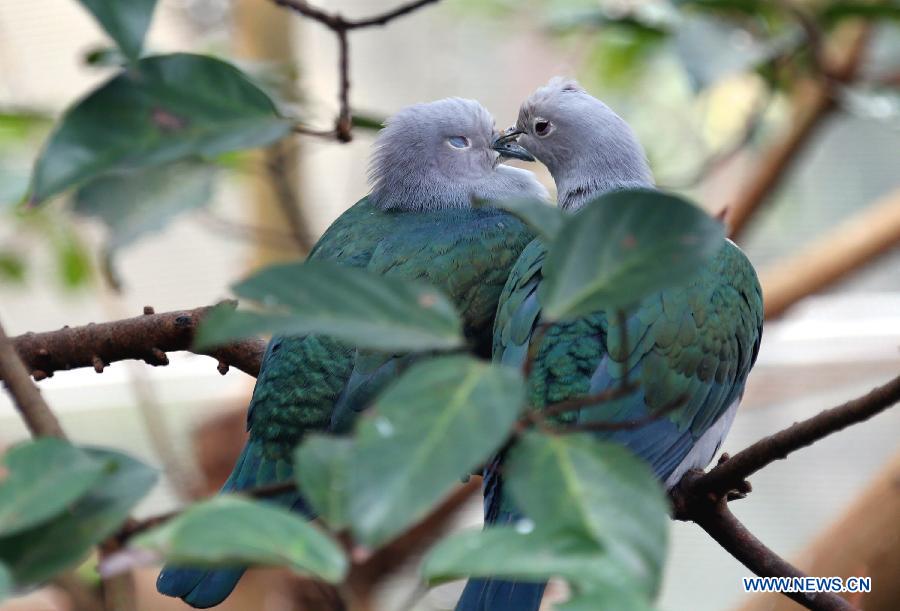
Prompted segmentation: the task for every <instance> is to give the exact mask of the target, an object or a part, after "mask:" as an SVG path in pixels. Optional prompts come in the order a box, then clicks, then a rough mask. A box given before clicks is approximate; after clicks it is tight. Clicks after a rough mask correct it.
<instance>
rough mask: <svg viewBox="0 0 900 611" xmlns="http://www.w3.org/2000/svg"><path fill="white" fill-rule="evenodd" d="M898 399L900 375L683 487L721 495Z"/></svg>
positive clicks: (697, 492) (760, 443)
mask: <svg viewBox="0 0 900 611" xmlns="http://www.w3.org/2000/svg"><path fill="white" fill-rule="evenodd" d="M898 401H900V376H898V377H896V378H894V379H893V380H891V381H890V382H888V383H887V384H884V385H883V386H879V387H878V388H875V389H873V390H872V391H870V392H869V393H867V394H865V395H863V396H862V397H859V398H857V399H853V400H851V401H847V402H846V403H844V404H843V405H840V406H838V407H833V408H831V409H827V410H825V411H823V412H821V413H819V414H817V415H815V416H813V417H812V418H809V419H807V420H804V421H802V422H797V423H795V424H794V425H792V426H790V427H788V428H786V429H784V430H783V431H779V432H778V433H775V434H774V435H770V436H769V437H765V438H763V439H760V440H759V441H757V442H756V443H754V444H752V445H751V446H750V447H748V448H746V449H744V450H741V451H740V452H738V453H737V454H735V455H734V456H733V457H731V458H730V459H729V460H727V461H725V462H723V463H721V464H719V465H718V466H716V467H715V468H713V469H712V470H711V471H709V472H708V473H706V474H704V475H701V476H700V477H698V478H696V479H694V480H692V481H689V482H683V484H682V487H683V488H684V490H685V491H686V493H687V494H688V495H690V496H704V495H709V494H712V495H714V496H716V497H721V496H723V495H725V494H727V493H728V492H729V491H730V490H734V489H737V488H739V487H740V485H741V483H742V482H743V481H744V480H745V479H747V477H749V476H750V475H752V474H753V473H756V472H757V471H759V470H760V469H762V468H763V467H765V466H766V465H768V464H770V463H772V462H774V461H776V460H779V459H782V458H786V457H787V456H788V454H790V453H791V452H794V451H796V450H799V449H800V448H804V447H806V446H809V445H812V444H813V443H815V442H816V441H819V440H820V439H823V438H825V437H827V436H828V435H831V434H832V433H835V432H837V431H840V430H841V429H844V428H846V427H848V426H850V425H851V424H857V423H859V422H862V421H864V420H868V419H869V418H871V417H872V416H874V415H876V414H878V413H880V412H882V411H884V410H886V409H887V408H889V407H891V406H892V405H895V404H896V403H897V402H898Z"/></svg>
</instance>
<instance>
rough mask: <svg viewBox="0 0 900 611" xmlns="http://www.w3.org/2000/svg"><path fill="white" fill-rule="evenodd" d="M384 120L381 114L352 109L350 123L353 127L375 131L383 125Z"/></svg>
mask: <svg viewBox="0 0 900 611" xmlns="http://www.w3.org/2000/svg"><path fill="white" fill-rule="evenodd" d="M386 120H387V119H386V117H384V116H382V115H376V114H371V113H364V112H358V111H354V112H353V117H352V119H351V123H352V125H353V127H356V128H359V129H365V130H369V131H375V132H377V131H379V130H380V129H381V128H382V127H384V122H385V121H386Z"/></svg>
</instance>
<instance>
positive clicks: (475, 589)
mask: <svg viewBox="0 0 900 611" xmlns="http://www.w3.org/2000/svg"><path fill="white" fill-rule="evenodd" d="M546 587H547V584H546V582H543V583H535V582H523V581H506V580H500V579H491V578H487V579H470V580H469V582H468V583H467V584H466V589H465V590H463V593H462V596H461V597H460V599H459V603H457V605H456V611H538V609H540V607H541V599H542V598H543V597H544V588H546Z"/></svg>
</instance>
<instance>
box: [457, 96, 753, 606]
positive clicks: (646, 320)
mask: <svg viewBox="0 0 900 611" xmlns="http://www.w3.org/2000/svg"><path fill="white" fill-rule="evenodd" d="M516 138H517V139H518V140H517V142H516V143H517V144H518V145H520V146H522V147H523V148H524V149H526V150H527V151H528V152H529V153H531V154H533V155H534V156H535V157H536V158H537V159H538V161H541V162H542V163H544V164H545V165H546V166H547V167H548V168H549V170H550V172H551V173H552V175H553V178H554V180H555V181H556V186H557V191H558V194H559V195H558V200H559V205H560V206H561V207H563V208H564V209H566V210H577V209H578V208H580V207H583V206H591V205H595V204H594V200H595V199H596V198H597V197H598V196H600V195H602V194H604V193H607V192H610V191H616V190H623V189H634V188H638V189H650V188H652V185H653V179H652V177H651V174H650V170H649V167H648V165H647V161H646V158H645V156H644V152H643V150H642V148H641V146H640V144H639V143H638V142H637V139H636V137H635V135H634V133H633V132H632V131H631V129H630V128H629V127H628V125H627V124H626V123H625V122H624V121H623V120H622V119H621V118H620V117H619V116H618V115H616V114H615V113H614V112H613V111H612V110H610V109H609V107H607V106H606V105H605V104H603V103H602V102H600V101H599V100H597V99H595V98H594V97H592V96H591V95H589V94H588V93H587V92H586V91H584V89H582V88H581V87H580V86H578V84H577V83H575V82H573V81H567V80H563V79H554V80H552V81H550V83H549V84H548V85H546V86H545V87H541V88H540V89H538V90H537V91H535V92H534V93H533V94H532V95H531V96H530V97H529V98H528V99H527V100H526V101H525V103H524V104H523V105H522V107H521V112H520V113H519V119H518V122H517V124H516V126H515V128H513V129H511V130H509V131H508V132H507V133H506V134H504V135H503V136H501V137H500V138H498V139H497V141H495V144H494V146H495V148H496V149H497V150H503V148H504V147H506V146H508V145H509V144H510V143H512V142H514V141H515V139H516ZM597 205H606V204H601V203H597ZM622 205H627V203H623V204H622ZM604 239H618V238H617V236H612V235H610V236H604V235H603V233H602V229H598V235H597V243H598V247H601V246H602V243H603V240H604ZM545 254H546V247H545V245H544V244H543V243H542V242H541V241H539V240H535V241H534V242H532V243H531V244H529V245H528V246H527V247H526V248H525V250H524V251H523V252H522V254H521V256H520V257H519V260H518V261H517V262H516V264H515V265H514V266H513V269H512V271H511V272H510V275H509V279H508V280H507V282H506V285H505V286H504V288H503V293H502V295H501V296H500V302H499V306H498V311H497V318H496V321H495V327H494V344H493V358H494V360H495V361H498V362H501V363H503V364H505V365H509V366H512V367H516V368H518V369H521V368H522V366H523V364H524V361H525V359H526V358H528V356H527V355H529V354H531V355H533V358H532V360H531V364H530V368H529V371H530V373H529V380H528V383H529V389H530V390H531V393H530V399H531V401H532V402H533V403H534V404H535V405H534V407H536V408H541V407H544V406H546V405H549V404H552V403H559V402H563V401H567V400H570V399H575V398H578V397H584V396H591V395H595V394H600V393H603V392H606V391H609V390H612V389H614V388H620V387H623V386H624V385H625V380H627V381H628V382H629V383H631V384H633V385H635V386H636V390H634V391H632V392H631V393H630V394H629V395H626V396H625V397H623V398H621V399H619V400H617V401H616V402H615V404H601V405H599V406H591V407H586V408H584V409H582V410H581V411H580V412H577V413H575V414H574V420H575V423H576V424H577V423H582V424H589V423H591V422H592V421H597V420H602V421H605V422H647V424H646V425H643V426H639V427H630V428H629V427H626V428H623V429H621V430H604V431H601V432H596V433H595V435H596V437H597V439H599V440H604V441H612V442H615V443H619V444H622V445H624V446H626V447H627V448H629V449H630V450H631V451H632V452H633V453H634V454H635V455H637V456H638V457H640V458H642V459H644V460H645V461H646V462H647V463H648V464H649V465H650V468H651V469H652V470H653V472H654V473H655V474H656V476H657V477H658V478H659V480H660V481H661V482H663V483H664V485H665V486H666V487H668V488H671V487H672V486H674V485H676V484H677V483H678V481H679V480H680V479H681V477H682V475H684V473H685V472H686V471H688V470H690V469H694V468H703V467H705V466H706V465H707V464H708V463H709V461H710V460H712V457H713V456H714V454H715V453H716V451H717V450H718V448H719V445H720V444H721V443H722V440H723V439H724V437H725V435H726V433H727V432H728V429H729V427H730V426H731V422H732V420H733V419H734V415H735V412H736V410H737V406H738V403H739V402H740V399H741V396H742V395H743V392H744V386H745V383H746V380H747V376H748V374H749V373H750V368H751V367H752V366H753V364H754V362H755V361H756V356H757V354H758V351H759V345H760V339H761V336H762V313H763V308H762V292H761V289H760V286H759V281H758V280H757V277H756V272H755V271H754V269H753V266H752V265H751V264H750V262H749V260H748V259H747V258H746V256H744V254H743V253H742V252H741V251H740V249H738V248H737V246H735V245H734V243H733V242H731V241H728V240H723V242H722V246H721V248H720V250H719V252H718V253H717V255H716V256H715V257H714V258H713V259H712V260H711V261H710V262H709V263H708V264H707V265H706V266H705V267H703V268H702V269H701V270H700V271H699V273H698V274H696V276H695V277H694V278H693V279H692V280H690V281H689V282H687V283H685V284H683V285H681V286H675V287H672V288H670V289H666V290H663V291H659V292H658V293H656V294H652V295H650V296H648V297H645V298H644V299H643V300H641V301H640V302H639V304H638V305H637V306H636V307H635V308H633V309H631V310H629V311H628V312H627V313H626V315H625V317H624V320H623V319H622V318H620V317H619V316H618V313H617V312H615V311H606V310H601V311H598V312H594V313H592V314H589V315H587V316H584V317H582V318H579V319H577V320H573V321H569V322H564V323H553V324H550V325H548V326H546V327H545V328H544V330H543V332H542V333H540V334H536V333H535V330H536V329H537V327H538V325H540V323H541V304H540V301H539V293H540V286H541V283H542V282H543V275H542V267H543V262H544V257H545ZM660 265H665V262H664V261H660ZM623 323H624V325H625V329H627V333H626V332H624V331H623V329H622V325H623ZM622 337H628V338H634V339H633V341H632V342H622V341H621V338H622ZM537 338H540V339H537ZM533 341H534V342H537V345H535V346H532V342H533ZM626 344H627V345H626ZM672 405H677V406H678V407H677V408H675V409H671V406H672ZM567 416H568V417H569V418H571V417H572V414H568V415H567ZM599 428H602V427H599ZM502 461H503V456H502V455H501V456H498V457H496V458H495V459H494V460H492V461H491V463H490V464H489V465H488V467H487V468H486V469H485V472H484V512H485V518H484V519H485V523H486V524H489V525H490V524H509V523H514V522H516V521H517V520H519V519H521V517H522V514H521V512H520V511H519V510H518V509H517V508H516V507H515V506H514V504H513V503H512V501H511V499H510V498H509V496H508V495H507V494H506V493H505V491H504V488H503V481H502V469H501V465H502ZM598 485H602V482H598ZM549 526H550V527H552V525H549ZM544 586H545V584H544V583H523V582H515V581H505V580H500V579H490V578H489V579H472V580H470V581H469V583H468V584H467V585H466V588H465V590H464V592H463V595H462V597H461V598H460V602H459V605H458V606H457V611H536V610H537V609H538V608H539V606H540V602H541V598H542V596H543V591H544Z"/></svg>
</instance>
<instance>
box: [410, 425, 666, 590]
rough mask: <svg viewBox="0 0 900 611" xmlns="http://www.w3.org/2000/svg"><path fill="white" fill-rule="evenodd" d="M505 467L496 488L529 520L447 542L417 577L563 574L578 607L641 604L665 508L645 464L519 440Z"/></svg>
mask: <svg viewBox="0 0 900 611" xmlns="http://www.w3.org/2000/svg"><path fill="white" fill-rule="evenodd" d="M510 461H511V462H510V465H509V468H508V471H507V475H506V477H505V485H506V486H508V487H509V489H510V490H511V492H512V494H513V496H514V497H515V499H516V501H517V505H518V507H519V508H520V509H521V510H522V512H523V513H524V514H525V515H527V516H528V518H527V519H523V520H521V521H520V522H519V523H518V524H516V525H515V526H511V527H495V528H491V529H488V530H485V531H481V532H466V533H461V534H459V535H454V536H451V537H449V538H448V539H447V540H445V541H444V542H442V543H440V544H439V545H438V546H437V547H435V549H434V550H432V552H431V553H430V554H429V556H428V558H427V559H426V561H425V564H424V568H423V573H424V576H425V577H426V579H428V580H430V581H443V580H447V579H454V578H457V577H460V576H464V575H476V576H492V575H493V576H501V577H510V578H518V579H523V580H539V579H548V578H550V577H562V578H564V579H566V580H567V581H568V582H569V584H570V586H571V587H572V588H573V589H574V590H575V591H576V592H578V593H579V595H581V594H585V600H588V599H591V598H596V596H593V597H588V596H587V595H586V593H598V592H607V594H606V596H610V594H609V591H610V590H611V591H613V592H616V593H620V594H621V596H616V597H615V598H616V599H617V600H619V601H620V603H619V604H622V601H624V600H629V599H635V600H640V601H643V602H642V604H643V605H645V606H646V605H647V604H648V601H649V600H651V599H652V597H653V596H654V595H655V593H656V590H657V589H658V587H659V582H660V579H661V574H662V562H663V559H664V558H665V550H666V526H667V511H668V505H667V502H666V499H665V496H664V494H663V492H662V489H661V487H660V486H659V484H658V483H657V482H656V481H655V479H654V478H653V476H652V474H651V473H650V470H649V469H648V468H647V466H646V465H645V464H643V463H642V462H641V461H639V460H638V459H636V458H635V457H634V456H633V455H631V454H630V453H629V452H628V451H627V450H625V449H624V448H622V447H619V446H616V445H613V444H607V443H601V442H597V441H596V440H594V439H593V438H592V437H591V436H590V435H587V434H578V435H566V436H557V437H554V436H548V435H546V434H543V433H529V434H526V435H525V436H524V437H523V438H522V439H521V440H520V441H519V442H518V443H517V444H516V445H515V446H514V447H513V449H512V455H511V459H510ZM626 508H627V509H626ZM585 604H586V603H585ZM628 608H631V607H628ZM635 608H637V607H635Z"/></svg>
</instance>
